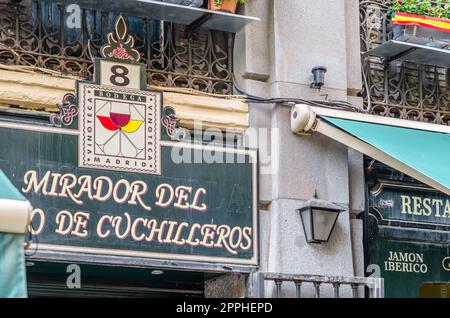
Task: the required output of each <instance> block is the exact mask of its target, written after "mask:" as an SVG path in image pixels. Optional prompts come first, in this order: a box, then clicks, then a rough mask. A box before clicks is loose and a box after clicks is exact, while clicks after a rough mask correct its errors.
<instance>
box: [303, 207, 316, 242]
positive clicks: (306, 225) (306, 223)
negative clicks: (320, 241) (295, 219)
mask: <svg viewBox="0 0 450 318" xmlns="http://www.w3.org/2000/svg"><path fill="white" fill-rule="evenodd" d="M300 216H301V219H302V225H303V230H304V231H305V236H306V240H307V241H308V242H309V241H311V240H312V239H313V237H312V231H311V230H312V229H311V226H312V220H311V209H304V210H302V211H300Z"/></svg>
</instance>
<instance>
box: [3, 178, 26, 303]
mask: <svg viewBox="0 0 450 318" xmlns="http://www.w3.org/2000/svg"><path fill="white" fill-rule="evenodd" d="M30 210H31V206H30V204H29V203H28V201H27V200H26V199H25V197H24V196H23V195H22V194H21V193H20V191H19V190H17V189H16V188H15V187H14V185H13V184H12V183H11V181H10V180H9V179H8V178H7V177H6V175H5V174H4V173H3V171H1V170H0V298H6V297H14V298H18V297H27V286H26V275H25V255H24V233H25V231H26V227H27V225H28V223H29V217H30Z"/></svg>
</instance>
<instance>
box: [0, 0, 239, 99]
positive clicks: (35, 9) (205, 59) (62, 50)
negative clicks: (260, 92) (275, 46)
mask: <svg viewBox="0 0 450 318" xmlns="http://www.w3.org/2000/svg"><path fill="white" fill-rule="evenodd" d="M74 3H76V1H74ZM66 9H67V7H66V6H65V5H62V4H55V3H48V2H45V1H35V0H22V1H17V0H15V1H10V0H0V64H5V65H25V66H32V67H34V68H35V69H36V70H39V69H41V70H42V71H45V70H52V71H56V72H59V73H62V74H67V75H73V76H77V77H81V78H90V77H92V76H93V64H92V58H93V57H98V56H100V54H99V48H100V47H101V46H102V45H103V44H104V43H105V41H106V35H107V34H108V33H109V32H111V31H112V30H113V26H114V21H115V19H116V17H117V14H116V13H114V12H107V11H103V10H102V9H91V8H82V10H81V14H80V18H79V22H80V23H79V26H77V25H76V22H77V20H76V17H75V20H70V19H71V18H72V19H74V17H73V16H71V14H72V13H73V12H71V11H70V10H66ZM125 19H126V20H127V21H128V24H129V27H130V33H131V34H132V35H133V36H135V39H136V44H135V45H136V47H137V49H138V50H139V51H140V52H141V54H142V56H143V58H142V60H141V61H142V63H145V64H146V65H147V73H148V83H149V84H151V85H155V86H162V87H182V88H189V89H194V90H198V91H203V92H207V93H214V94H231V93H232V88H233V80H232V79H233V76H232V69H233V67H232V66H233V65H232V63H233V61H232V56H233V45H232V44H233V34H232V33H228V32H222V31H215V30H211V29H207V28H190V27H188V26H185V25H181V24H177V23H173V22H165V21H161V20H152V19H150V18H145V17H144V18H142V17H132V16H125ZM68 21H69V22H70V23H68ZM0 66H1V65H0Z"/></svg>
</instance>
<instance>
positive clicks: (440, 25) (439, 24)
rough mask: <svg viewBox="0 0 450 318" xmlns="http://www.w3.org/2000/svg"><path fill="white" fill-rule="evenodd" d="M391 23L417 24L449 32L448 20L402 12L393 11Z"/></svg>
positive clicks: (449, 21) (449, 23)
mask: <svg viewBox="0 0 450 318" xmlns="http://www.w3.org/2000/svg"><path fill="white" fill-rule="evenodd" d="M392 23H393V25H418V26H422V27H425V28H431V29H435V30H439V31H444V32H450V20H449V19H441V18H433V17H427V16H423V15H416V14H410V13H404V12H395V13H394V17H393V18H392Z"/></svg>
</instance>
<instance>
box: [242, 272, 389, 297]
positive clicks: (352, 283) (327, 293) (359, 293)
mask: <svg viewBox="0 0 450 318" xmlns="http://www.w3.org/2000/svg"><path fill="white" fill-rule="evenodd" d="M366 287H367V289H368V294H367V296H368V297H369V298H383V297H384V280H383V278H371V277H343V276H319V275H297V274H280V273H264V272H256V273H253V274H251V276H250V278H249V286H248V297H250V298H281V297H289V295H293V296H295V297H296V298H310V297H311V296H312V297H315V298H321V297H325V298H349V297H350V298H362V297H364V292H363V288H366ZM349 291H350V292H349Z"/></svg>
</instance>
